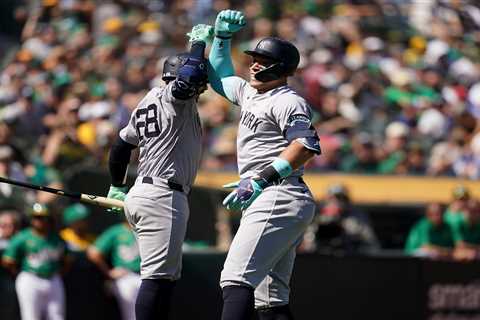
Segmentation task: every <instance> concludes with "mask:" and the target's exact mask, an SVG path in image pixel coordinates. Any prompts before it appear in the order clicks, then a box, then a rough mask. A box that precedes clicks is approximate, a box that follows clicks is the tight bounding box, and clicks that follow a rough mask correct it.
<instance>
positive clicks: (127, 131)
mask: <svg viewBox="0 0 480 320" xmlns="http://www.w3.org/2000/svg"><path fill="white" fill-rule="evenodd" d="M137 109H138V107H137V108H136V109H135V110H133V112H132V114H131V115H130V121H128V124H127V125H126V126H125V127H124V128H123V129H122V130H120V133H119V136H120V138H121V139H122V140H123V141H125V142H127V143H129V144H132V145H134V146H138V143H139V138H138V132H137V117H136V112H137Z"/></svg>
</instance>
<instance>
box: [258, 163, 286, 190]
mask: <svg viewBox="0 0 480 320" xmlns="http://www.w3.org/2000/svg"><path fill="white" fill-rule="evenodd" d="M292 171H293V168H292V166H291V165H290V162H288V161H287V160H285V159H282V158H276V159H275V160H274V161H273V162H272V164H271V165H269V166H268V167H266V168H265V169H263V170H262V171H261V172H260V173H259V174H258V176H259V178H260V181H261V182H260V185H261V186H262V187H266V186H268V185H271V184H274V183H278V182H279V181H280V180H281V179H283V178H286V177H288V176H289V175H290V174H291V173H292Z"/></svg>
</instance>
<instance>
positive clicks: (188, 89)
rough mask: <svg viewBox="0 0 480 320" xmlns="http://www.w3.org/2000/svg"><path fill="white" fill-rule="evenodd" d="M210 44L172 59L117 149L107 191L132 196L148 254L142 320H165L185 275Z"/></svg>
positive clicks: (139, 310) (132, 218) (128, 207)
mask: <svg viewBox="0 0 480 320" xmlns="http://www.w3.org/2000/svg"><path fill="white" fill-rule="evenodd" d="M212 32H213V30H212ZM204 50H205V43H203V42H198V43H193V44H192V47H191V50H190V53H183V54H177V55H175V56H171V57H169V58H167V59H166V61H165V63H164V66H163V75H162V79H163V80H164V81H165V82H166V83H167V84H166V86H163V87H157V88H154V89H152V90H151V91H150V92H149V93H148V94H147V95H146V96H145V97H144V98H143V100H142V101H140V103H139V104H138V106H137V108H136V109H135V110H134V111H133V112H132V116H131V119H130V122H129V124H128V125H127V126H126V127H125V128H123V129H122V130H121V131H120V134H119V135H120V137H119V138H118V139H117V142H116V143H115V144H114V145H113V146H112V149H111V152H110V160H109V168H110V174H111V178H112V185H111V187H110V190H109V192H108V197H110V198H115V199H120V200H125V216H126V217H127V220H128V222H129V223H130V225H131V226H132V229H133V231H134V233H135V236H136V238H137V241H138V246H139V250H140V256H141V278H142V284H141V286H140V290H139V292H138V297H137V301H136V306H135V314H136V319H137V320H149V319H164V318H165V319H166V318H167V316H168V312H169V305H170V297H171V295H172V289H173V286H174V284H175V281H176V280H177V279H179V277H180V271H181V259H182V244H183V240H184V238H185V232H186V227H187V220H188V216H189V208H188V202H187V194H188V193H189V191H190V187H191V185H192V183H193V180H194V178H195V175H196V173H197V169H198V166H199V163H200V154H201V134H202V128H201V125H200V118H199V115H198V111H197V108H196V104H197V100H198V97H199V95H200V94H201V93H202V92H203V91H204V90H205V89H206V84H207V66H206V65H207V64H206V59H205V58H204V57H203V55H204ZM136 147H139V148H140V155H139V165H138V170H137V171H138V177H137V179H136V181H135V184H134V186H133V187H132V189H130V191H129V192H128V195H127V196H125V193H126V192H127V188H126V187H125V179H124V178H125V175H126V172H127V165H128V163H129V159H130V152H131V150H132V149H133V148H136Z"/></svg>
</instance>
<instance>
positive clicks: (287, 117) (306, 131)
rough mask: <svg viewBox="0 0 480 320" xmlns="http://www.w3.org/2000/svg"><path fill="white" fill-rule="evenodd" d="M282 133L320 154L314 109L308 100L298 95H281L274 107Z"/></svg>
mask: <svg viewBox="0 0 480 320" xmlns="http://www.w3.org/2000/svg"><path fill="white" fill-rule="evenodd" d="M272 110H273V117H274V118H275V120H276V122H277V124H278V126H279V127H280V130H281V131H282V135H283V136H284V137H285V139H286V140H287V141H288V142H292V141H294V140H295V141H298V142H300V143H301V144H303V146H304V147H305V148H307V149H309V150H311V151H313V152H314V153H315V154H320V153H321V149H320V139H319V138H318V135H317V132H316V130H315V128H314V127H313V124H312V110H311V109H310V106H309V105H308V104H307V103H306V101H305V100H304V99H303V98H302V97H300V96H297V95H288V96H281V97H280V98H279V99H277V100H276V101H275V106H274V107H273V109H272Z"/></svg>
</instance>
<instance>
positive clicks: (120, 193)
mask: <svg viewBox="0 0 480 320" xmlns="http://www.w3.org/2000/svg"><path fill="white" fill-rule="evenodd" d="M127 192H128V188H127V187H126V186H125V187H115V186H110V189H109V190H108V195H107V198H110V199H117V200H121V201H124V200H125V197H126V196H127ZM107 211H108V212H114V213H121V212H123V209H122V208H117V207H114V208H110V209H107Z"/></svg>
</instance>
